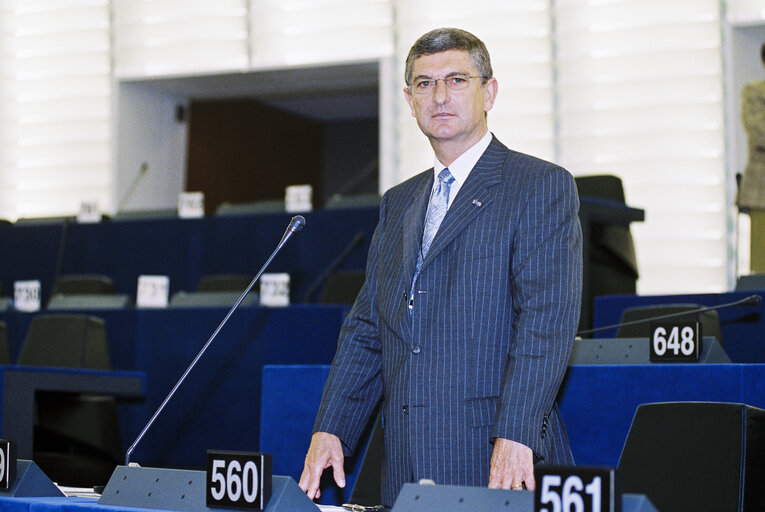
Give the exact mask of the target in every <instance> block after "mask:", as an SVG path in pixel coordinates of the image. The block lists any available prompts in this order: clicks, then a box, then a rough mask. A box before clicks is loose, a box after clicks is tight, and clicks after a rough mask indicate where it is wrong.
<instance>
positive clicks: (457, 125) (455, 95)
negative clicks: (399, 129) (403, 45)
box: [404, 50, 497, 150]
mask: <svg viewBox="0 0 765 512" xmlns="http://www.w3.org/2000/svg"><path fill="white" fill-rule="evenodd" d="M477 75H478V69H477V68H476V67H475V65H474V64H473V62H472V61H471V60H470V56H469V55H468V53H467V52H466V51H462V50H447V51H444V52H439V53H433V54H430V55H423V56H421V57H418V58H417V59H416V60H415V61H414V65H413V69H412V91H411V92H410V91H409V89H408V88H405V89H404V95H405V96H406V100H407V102H408V103H409V106H410V108H411V109H412V116H414V117H415V118H416V119H417V124H418V125H419V127H420V130H422V132H423V133H424V134H425V136H427V137H428V139H430V141H431V143H432V144H439V143H451V142H454V143H456V144H457V145H459V146H460V147H461V148H462V149H463V150H464V149H467V148H468V147H470V146H472V145H473V144H475V143H476V142H478V140H479V139H480V138H481V137H482V136H483V134H484V133H486V130H487V127H486V116H485V112H488V111H489V110H491V108H492V106H493V105H494V98H495V97H496V93H497V81H496V80H495V79H494V78H491V79H489V80H488V81H487V82H486V84H483V85H482V83H481V82H482V80H481V79H480V78H470V79H469V82H470V83H469V85H468V87H467V88H466V89H461V90H452V89H450V88H449V87H447V86H446V83H445V82H444V81H443V80H441V79H442V78H448V77H452V76H463V77H472V76H477ZM423 79H429V80H433V79H438V81H437V82H436V85H435V87H434V88H433V89H432V90H430V91H428V92H425V93H420V92H418V89H417V87H416V86H415V84H417V83H418V82H419V81H420V80H423Z"/></svg>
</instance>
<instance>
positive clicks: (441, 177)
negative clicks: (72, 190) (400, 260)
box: [409, 169, 454, 316]
mask: <svg viewBox="0 0 765 512" xmlns="http://www.w3.org/2000/svg"><path fill="white" fill-rule="evenodd" d="M453 181H454V176H452V173H450V172H449V169H444V170H442V171H441V172H440V173H438V185H437V186H436V190H435V192H433V195H432V197H431V198H430V204H429V205H428V213H427V214H426V215H425V227H424V228H423V232H422V245H421V246H420V253H419V254H418V255H417V265H416V266H415V268H414V278H413V279H412V289H411V291H410V292H409V315H410V316H411V315H412V308H413V304H414V284H415V283H416V282H417V277H418V276H419V275H420V268H421V267H422V260H424V259H425V255H426V254H428V249H430V244H431V243H432V242H433V238H434V237H435V236H436V233H437V232H438V228H439V226H441V221H443V220H444V215H446V208H447V206H448V205H449V185H451V184H452V182H453Z"/></svg>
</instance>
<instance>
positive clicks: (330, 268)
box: [303, 231, 367, 302]
mask: <svg viewBox="0 0 765 512" xmlns="http://www.w3.org/2000/svg"><path fill="white" fill-rule="evenodd" d="M366 237H367V235H366V233H364V232H363V231H359V232H358V233H356V235H355V236H354V237H353V239H352V240H351V241H350V243H348V245H346V246H345V247H344V248H343V250H342V251H340V254H338V255H337V256H336V257H335V259H334V260H332V263H330V264H329V265H327V268H326V269H324V272H322V273H321V274H320V275H319V277H317V278H316V279H314V280H313V282H312V283H311V285H310V286H309V287H308V290H307V291H306V292H305V295H303V302H309V301H310V299H311V296H312V295H313V294H314V293H315V292H316V290H317V289H318V288H319V286H320V285H321V283H323V282H324V281H325V280H326V279H327V277H329V275H330V274H331V273H332V272H334V271H335V269H336V268H337V267H339V266H340V264H341V263H342V262H343V261H345V258H347V257H348V255H349V254H350V253H351V252H353V250H354V249H355V248H356V247H358V246H359V245H361V243H362V242H363V241H364V239H365V238H366Z"/></svg>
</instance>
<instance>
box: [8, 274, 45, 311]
mask: <svg viewBox="0 0 765 512" xmlns="http://www.w3.org/2000/svg"><path fill="white" fill-rule="evenodd" d="M41 288H42V287H41V285H40V281H16V282H15V283H13V304H14V307H15V308H16V310H17V311H25V312H27V313H34V312H35V311H39V310H40V303H41Z"/></svg>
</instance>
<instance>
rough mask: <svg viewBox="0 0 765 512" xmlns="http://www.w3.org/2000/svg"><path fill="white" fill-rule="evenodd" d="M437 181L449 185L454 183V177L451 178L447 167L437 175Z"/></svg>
mask: <svg viewBox="0 0 765 512" xmlns="http://www.w3.org/2000/svg"><path fill="white" fill-rule="evenodd" d="M438 179H439V180H441V181H443V182H444V183H446V184H447V185H451V183H452V182H453V181H454V176H452V173H451V172H449V169H448V168H447V167H444V168H443V169H442V170H441V172H439V173H438Z"/></svg>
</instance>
